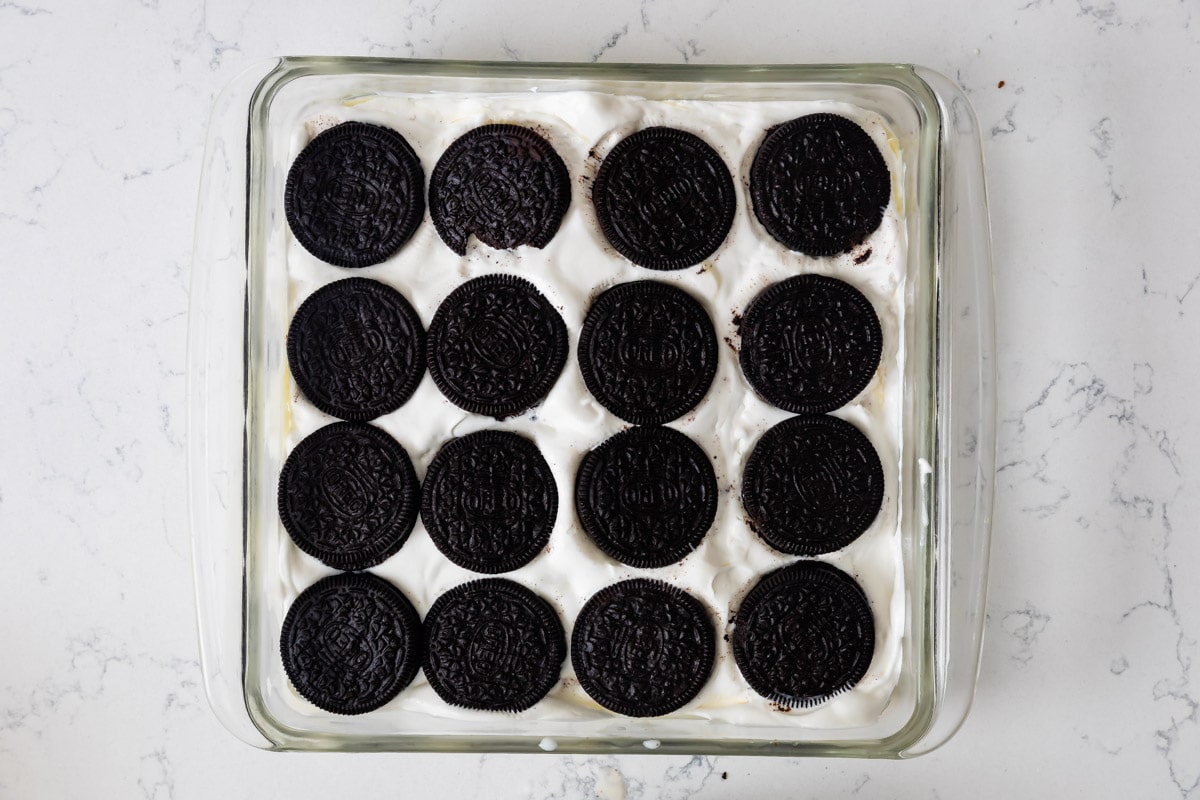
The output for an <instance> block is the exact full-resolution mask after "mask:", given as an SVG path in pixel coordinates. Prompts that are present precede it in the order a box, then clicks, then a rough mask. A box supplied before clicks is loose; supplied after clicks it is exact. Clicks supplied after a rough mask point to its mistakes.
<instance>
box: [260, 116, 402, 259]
mask: <svg viewBox="0 0 1200 800" xmlns="http://www.w3.org/2000/svg"><path fill="white" fill-rule="evenodd" d="M283 208H284V214H285V215H286V217H287V221H288V225H289V226H290V227H291V229H292V233H293V234H294V235H295V236H296V240H297V241H299V242H300V244H301V245H303V246H304V249H305V250H307V251H308V252H310V253H312V254H313V255H314V256H316V257H317V258H319V259H321V260H322V261H327V262H329V263H330V264H335V265H337V266H339V267H368V266H370V265H372V264H378V263H380V262H381V261H385V260H387V258H388V257H389V256H391V255H392V253H394V252H396V250H398V249H399V248H400V245H402V244H404V243H405V242H406V241H408V238H409V237H410V236H412V235H413V231H415V230H416V229H417V226H418V225H419V224H420V223H421V217H422V216H423V215H424V213H425V172H424V171H423V170H422V169H421V161H420V159H418V158H417V154H416V153H414V152H413V149H412V148H411V147H410V146H409V144H408V142H407V141H405V139H404V137H403V136H401V135H400V134H398V133H396V131H394V130H392V129H390V128H384V127H381V126H379V125H368V124H367V123H364V122H344V123H342V124H341V125H338V126H336V127H334V128H330V129H329V130H327V131H325V132H324V133H322V134H320V135H318V136H317V137H316V138H314V139H313V140H312V141H311V142H309V143H308V146H307V147H305V148H304V149H303V150H301V151H300V155H298V156H296V160H295V161H294V162H293V163H292V168H291V169H290V170H288V176H287V185H286V187H285V189H284V195H283Z"/></svg>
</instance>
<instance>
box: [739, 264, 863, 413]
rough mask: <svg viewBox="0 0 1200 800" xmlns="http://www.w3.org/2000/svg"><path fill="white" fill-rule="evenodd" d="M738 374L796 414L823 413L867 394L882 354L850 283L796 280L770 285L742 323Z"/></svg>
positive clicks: (812, 278)
mask: <svg viewBox="0 0 1200 800" xmlns="http://www.w3.org/2000/svg"><path fill="white" fill-rule="evenodd" d="M741 337H742V344H741V349H740V351H739V360H740V362H741V365H742V374H743V375H745V376H746V380H747V381H749V382H750V385H751V386H752V387H753V388H754V391H756V392H757V393H758V394H759V396H760V397H762V398H763V399H764V400H766V401H767V402H768V403H770V404H772V405H774V406H778V407H779V408H782V409H783V410H784V411H791V412H792V413H794V414H823V413H825V412H826V411H833V410H834V409H835V408H840V407H841V406H844V405H845V404H846V403H849V402H850V401H851V400H853V399H854V398H855V397H857V396H858V394H859V392H861V391H862V390H863V389H865V388H866V387H867V384H868V383H870V382H871V378H872V377H873V376H874V375H875V371H876V370H877V369H878V368H879V359H880V356H881V355H882V353H883V329H882V328H881V327H880V325H879V317H877V316H876V315H875V310H874V309H873V308H872V307H871V301H870V300H868V299H867V298H866V297H864V296H863V294H862V292H860V291H858V289H855V288H854V287H853V286H851V285H850V284H848V283H845V282H844V281H840V280H838V279H836V278H829V277H826V276H824V275H798V276H796V277H794V278H788V279H787V280H785V281H780V282H779V283H776V284H773V285H771V286H768V287H767V288H766V289H764V290H763V291H762V292H761V293H759V295H758V297H756V298H754V300H753V301H752V302H751V303H750V306H749V308H747V309H746V313H745V315H744V316H743V318H742V324H741Z"/></svg>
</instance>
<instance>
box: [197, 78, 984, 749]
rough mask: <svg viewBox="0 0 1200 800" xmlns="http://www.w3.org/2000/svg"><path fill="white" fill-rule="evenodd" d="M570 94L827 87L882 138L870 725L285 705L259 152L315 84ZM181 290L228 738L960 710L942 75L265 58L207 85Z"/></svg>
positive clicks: (978, 315) (784, 739) (426, 738)
mask: <svg viewBox="0 0 1200 800" xmlns="http://www.w3.org/2000/svg"><path fill="white" fill-rule="evenodd" d="M569 91H570V92H578V91H584V92H601V93H606V94H609V95H612V96H613V97H618V98H637V99H645V100H646V101H667V102H671V103H674V102H686V101H693V100H694V101H704V102H718V103H734V104H736V103H745V104H751V105H752V104H755V103H768V102H781V101H798V102H799V101H809V100H812V101H834V102H838V103H844V104H849V106H852V107H854V108H858V109H864V110H865V111H866V112H869V113H871V114H874V115H878V118H880V119H882V120H883V121H884V124H885V125H886V127H887V129H888V131H889V137H892V138H894V142H895V150H896V152H897V154H898V156H897V158H898V159H899V161H898V164H900V165H901V166H902V169H901V170H900V173H899V180H898V191H899V193H900V200H901V201H902V202H903V204H904V207H905V215H904V221H903V224H904V226H905V228H906V229H905V231H904V238H903V241H904V243H905V246H906V248H907V253H906V258H905V260H904V265H905V266H904V270H905V276H904V284H903V285H904V295H903V301H902V302H903V306H904V312H905V313H904V315H903V317H902V323H901V324H902V329H903V330H902V336H903V341H904V348H903V355H902V359H901V360H902V365H901V370H900V372H901V373H902V376H901V398H902V399H901V402H900V406H899V407H900V409H901V412H900V414H901V416H900V419H901V434H902V442H903V446H902V447H900V448H898V452H897V459H896V465H895V466H896V479H897V487H898V491H897V497H896V499H895V503H896V506H897V515H896V516H897V519H898V522H897V526H898V531H899V541H900V545H901V549H900V552H901V557H900V559H901V564H902V570H903V593H902V603H903V608H902V615H901V616H900V619H902V620H903V622H902V627H903V631H902V632H901V636H900V637H899V638H898V642H899V645H898V646H899V659H900V661H899V664H900V667H899V677H898V678H897V684H896V687H897V688H896V690H895V692H894V694H893V695H892V696H891V697H890V699H889V701H888V703H887V706H886V708H884V710H883V711H882V712H881V713H880V714H879V716H878V718H877V719H875V720H873V721H872V722H871V723H869V724H856V725H853V726H850V727H846V726H836V725H826V726H815V727H805V726H795V725H789V724H779V725H762V724H753V725H739V724H735V723H730V722H720V721H715V720H713V719H701V718H691V719H688V718H684V719H668V720H659V719H655V718H637V719H635V718H625V717H618V716H615V715H600V716H599V717H597V715H591V716H588V715H586V714H584V715H580V716H579V717H578V718H565V719H553V718H551V719H529V718H526V717H524V716H522V715H492V716H490V717H487V718H486V719H483V718H482V715H481V716H480V717H470V716H468V717H467V718H466V722H462V721H461V720H459V721H456V722H454V723H453V724H451V723H445V724H442V723H436V722H429V721H427V720H424V718H422V717H419V716H418V717H414V718H413V720H412V721H411V724H410V721H409V718H408V717H405V716H403V715H401V716H397V715H395V714H393V715H390V716H389V715H383V716H379V717H376V716H375V715H374V714H367V715H362V716H359V717H337V716H335V715H329V714H324V713H323V712H320V713H314V712H313V709H311V708H308V709H305V708H303V704H302V703H301V704H297V703H296V702H295V699H296V698H295V695H294V692H293V691H292V690H290V688H289V687H288V686H287V682H286V680H284V679H282V677H281V674H280V671H279V669H278V653H277V650H278V636H279V626H280V624H281V621H282V613H283V612H284V611H286V609H285V608H283V607H282V605H281V604H280V603H279V602H277V601H273V600H270V599H268V596H267V595H268V593H267V592H266V591H265V590H264V586H266V585H268V582H269V581H271V580H274V579H275V577H276V576H274V575H273V574H272V572H271V571H272V570H277V569H278V564H277V562H276V560H275V559H274V557H273V552H272V551H271V548H272V547H277V546H278V544H277V542H278V541H279V536H280V534H279V530H280V525H279V521H278V517H277V514H276V513H275V504H276V499H275V481H276V479H277V476H278V473H279V469H280V467H281V465H282V460H283V458H284V457H285V456H286V443H285V442H284V441H283V438H284V437H282V436H280V435H279V433H278V432H279V430H280V429H281V427H282V428H286V427H287V425H288V424H289V422H290V416H289V415H290V405H289V403H290V400H289V396H290V394H291V392H290V391H289V390H288V389H287V387H288V383H287V377H286V374H287V365H286V358H285V357H284V355H283V352H284V346H283V345H284V337H285V334H286V326H287V321H288V309H289V307H290V305H289V304H290V303H292V302H293V300H294V298H289V296H288V292H289V289H288V283H287V281H286V280H282V281H281V280H279V279H278V277H277V276H275V275H274V273H273V272H272V269H273V267H272V264H273V263H275V262H276V261H278V259H279V258H280V247H281V245H280V241H281V240H282V238H283V237H284V236H285V235H286V234H285V233H284V231H285V229H286V226H285V225H284V224H283V223H282V222H281V219H282V209H281V206H280V200H279V198H280V197H281V195H282V192H281V191H280V187H281V185H282V176H283V175H284V174H286V169H287V166H288V161H287V159H286V158H285V157H282V156H281V155H280V154H281V153H286V152H288V150H287V146H286V145H285V144H281V143H285V140H287V138H288V137H290V136H293V135H294V131H295V129H296V127H297V125H298V124H299V123H298V122H297V120H303V119H305V118H306V115H311V114H312V113H314V112H313V110H314V109H315V108H318V107H320V103H323V104H325V107H327V106H329V104H331V103H332V104H333V105H335V106H338V107H345V108H353V107H356V106H360V105H362V104H364V103H366V104H367V105H368V106H369V104H370V103H371V102H372V100H375V99H378V98H387V97H389V96H393V95H400V94H402V95H404V96H406V97H413V96H416V97H418V98H419V97H421V96H427V97H430V98H432V97H434V96H437V97H442V98H444V97H447V96H449V97H454V96H455V95H456V93H461V94H464V95H466V94H477V95H478V94H493V93H494V94H504V95H511V96H516V97H518V98H520V97H522V96H526V97H528V96H532V95H534V94H536V95H539V98H540V102H543V103H544V102H545V97H546V96H547V95H548V96H550V97H554V96H555V93H559V92H569ZM314 98H316V99H317V100H314ZM317 101H319V103H318V102H317ZM889 141H891V138H890V139H889ZM293 146H294V143H293ZM293 155H294V153H293ZM347 274H353V273H351V272H349V271H347ZM191 291H192V293H191V309H190V320H189V346H188V359H189V364H188V412H189V417H188V447H189V455H188V469H189V475H188V481H189V495H188V496H189V516H190V523H191V529H192V546H193V560H194V569H195V580H196V597H197V607H198V619H199V634H200V652H201V664H202V670H203V674H204V682H205V688H206V691H207V693H208V697H209V700H210V702H211V704H212V707H213V709H214V711H215V712H216V714H217V716H218V717H219V718H220V719H221V721H222V722H223V723H224V724H225V726H226V727H227V728H229V730H230V731H232V732H233V733H234V734H235V735H237V736H238V737H239V738H241V739H242V740H244V741H246V742H248V743H251V744H253V745H256V746H259V747H263V748H269V749H278V750H343V751H351V750H360V751H361V750H372V751H377V750H395V751H457V750H471V751H476V752H478V751H493V752H537V751H547V750H556V751H558V752H569V753H596V752H604V753H620V752H626V753H632V752H647V751H649V750H654V751H656V752H662V753H684V754H754V755H788V756H802V755H820V756H831V755H833V756H865V757H908V756H914V755H918V754H921V753H925V752H928V751H930V750H931V749H933V748H935V747H937V746H938V745H940V744H942V743H943V742H945V741H946V740H947V739H948V738H949V737H950V736H951V735H952V734H953V733H954V732H955V731H956V730H957V729H958V727H959V726H960V725H961V724H962V722H963V720H964V719H965V716H966V714H967V712H968V710H969V708H970V705H971V701H972V697H973V695H974V687H975V681H976V677H977V673H978V664H979V653H980V647H981V643H982V636H983V622H984V609H985V598H986V586H987V566H988V552H989V540H990V527H991V498H992V481H993V473H994V438H995V424H994V414H995V375H994V359H993V352H992V351H993V342H994V334H993V312H992V274H991V254H990V241H989V232H988V221H987V204H986V196H985V190H984V178H983V163H982V150H981V144H980V137H979V129H978V123H977V120H976V118H975V115H974V112H973V111H972V109H971V107H970V104H969V103H968V101H967V99H966V97H965V96H964V95H963V94H962V92H961V91H960V90H959V89H958V87H957V86H955V85H954V84H953V83H952V82H951V81H950V80H948V79H947V78H945V77H943V76H941V75H939V74H937V73H935V72H932V71H930V70H927V69H924V68H921V67H915V66H911V65H828V66H826V65H802V66H790V65H789V66H711V67H709V66H668V65H601V64H593V65H585V64H527V63H519V64H515V63H481V62H448V61H413V60H381V59H347V58H283V59H278V60H271V61H270V62H266V63H263V64H260V65H257V66H255V67H252V68H251V69H249V70H247V71H246V72H245V73H243V74H242V75H241V76H240V77H238V78H237V79H235V80H234V81H233V83H231V84H230V85H229V86H228V87H227V88H226V89H225V90H224V91H223V92H222V94H221V95H220V96H219V97H218V99H217V101H216V105H215V108H214V112H213V117H212V121H211V125H210V130H209V136H208V141H207V147H206V152H205V159H204V166H203V174H202V179H201V187H200V198H199V208H198V215H197V226H196V240H195V248H194V263H193V272H192V289H191ZM893 380H895V378H893ZM281 387H283V388H281ZM281 421H282V423H281ZM568 505H569V504H568ZM560 524H561V517H560ZM567 668H568V669H569V662H568V665H567ZM418 680H420V679H418Z"/></svg>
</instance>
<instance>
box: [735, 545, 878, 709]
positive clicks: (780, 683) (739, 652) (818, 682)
mask: <svg viewBox="0 0 1200 800" xmlns="http://www.w3.org/2000/svg"><path fill="white" fill-rule="evenodd" d="M733 622H734V626H733V658H734V661H736V662H737V665H738V669H740V670H741V671H742V675H743V676H744V677H745V678H746V682H747V683H749V684H750V687H751V688H752V689H754V691H756V692H758V693H759V694H761V695H762V696H763V697H765V698H767V699H768V700H772V701H774V702H776V703H778V704H779V705H781V706H785V707H787V708H796V707H800V706H814V705H817V704H818V703H822V702H824V701H825V700H828V699H829V698H831V697H833V696H834V695H837V694H840V693H842V692H844V691H847V690H849V689H851V688H853V686H854V685H855V684H857V683H858V682H859V681H860V680H862V677H863V676H864V675H866V674H867V668H868V667H870V665H871V657H872V656H873V654H874V652H875V622H874V619H873V618H872V616H871V606H870V604H868V602H867V597H866V595H865V594H863V590H862V588H861V587H860V586H859V585H858V584H857V583H856V582H855V581H854V579H853V578H851V577H850V576H849V575H847V574H846V573H844V572H842V571H841V570H839V569H837V568H836V567H833V566H830V565H829V564H824V563H822V562H820V561H801V562H799V563H796V564H792V565H791V566H787V567H784V568H782V569H779V570H776V571H775V572H772V573H770V574H768V575H767V576H766V577H764V578H763V579H762V580H760V581H759V582H758V584H757V585H755V587H754V588H753V589H751V590H750V593H749V594H747V595H746V599H745V600H743V601H742V607H741V609H740V610H739V611H738V612H737V615H736V616H735V617H734V620H733Z"/></svg>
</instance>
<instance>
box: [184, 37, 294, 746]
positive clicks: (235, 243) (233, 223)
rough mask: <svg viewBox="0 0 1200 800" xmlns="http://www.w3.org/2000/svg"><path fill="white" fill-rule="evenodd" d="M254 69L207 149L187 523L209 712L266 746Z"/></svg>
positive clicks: (193, 301) (216, 108) (195, 276)
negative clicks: (253, 565) (249, 352)
mask: <svg viewBox="0 0 1200 800" xmlns="http://www.w3.org/2000/svg"><path fill="white" fill-rule="evenodd" d="M278 63H279V62H278V60H277V59H271V60H270V61H264V62H260V63H258V64H255V65H254V66H252V67H250V68H249V69H247V70H246V71H244V72H243V73H242V74H241V75H239V76H238V77H237V78H236V79H234V80H233V82H231V83H230V84H229V85H228V86H227V87H226V88H225V89H224V90H223V91H222V92H221V94H219V95H218V96H217V99H216V101H215V103H214V105H213V112H212V120H211V124H210V125H209V129H208V139H207V141H206V143H205V148H204V162H203V167H202V173H201V179H200V196H199V203H198V206H197V213H196V238H195V242H194V244H193V250H192V280H191V294H190V300H189V303H190V307H189V312H188V346H187V352H188V366H187V399H188V407H187V408H188V418H187V443H188V456H187V464H188V473H189V474H188V519H189V525H190V527H191V537H192V568H193V575H194V578H195V591H196V608H197V624H198V634H199V639H200V661H201V664H200V667H201V672H202V673H203V676H204V690H205V692H206V693H207V695H208V700H209V704H210V705H212V708H213V711H214V712H216V715H217V717H218V718H219V719H220V720H221V722H222V724H224V725H225V727H226V728H228V729H229V730H230V732H232V733H233V734H234V735H235V736H237V737H238V738H239V739H242V740H243V741H245V742H247V743H249V744H252V745H255V746H256V747H270V742H269V741H267V739H266V738H264V737H263V735H262V734H261V733H260V732H259V730H258V729H257V728H256V727H255V726H254V724H253V723H252V722H251V720H250V715H249V714H248V712H247V711H246V703H245V695H244V692H243V685H242V684H243V672H244V667H243V653H242V649H243V642H242V638H241V631H242V629H243V625H242V617H243V614H244V608H245V603H244V598H243V588H242V587H243V577H242V576H243V564H244V558H245V548H244V543H243V519H244V505H245V498H244V496H243V491H242V487H243V463H244V455H245V453H244V449H245V440H244V431H245V426H244V424H243V425H238V424H234V421H236V420H243V421H244V420H245V414H246V404H245V402H244V400H245V390H244V386H245V377H244V364H245V319H246V317H245V314H246V274H247V272H246V191H245V186H246V158H247V155H246V136H247V110H248V109H249V108H250V100H251V97H252V95H253V94H254V92H255V90H256V89H257V88H258V86H259V84H260V83H261V81H262V79H263V77H264V76H265V75H267V74H268V73H270V72H271V71H272V70H273V69H274V68H275V67H276V65H277V64H278Z"/></svg>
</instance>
